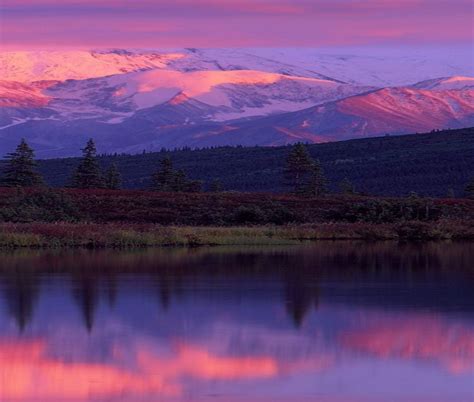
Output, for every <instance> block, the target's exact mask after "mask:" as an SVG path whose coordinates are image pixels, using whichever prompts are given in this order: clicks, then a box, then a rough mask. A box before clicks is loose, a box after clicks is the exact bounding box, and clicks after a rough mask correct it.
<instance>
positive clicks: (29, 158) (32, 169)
mask: <svg viewBox="0 0 474 402" xmlns="http://www.w3.org/2000/svg"><path fill="white" fill-rule="evenodd" d="M6 159H7V164H6V167H5V169H4V172H3V177H2V180H1V184H2V185H4V186H6V187H36V186H41V185H42V184H43V179H42V177H41V176H40V175H39V174H38V173H37V172H36V167H37V164H36V162H35V160H34V152H33V150H32V149H31V148H30V147H29V145H28V144H27V143H26V141H25V140H24V139H22V140H21V142H20V144H19V145H18V146H17V148H16V150H15V152H12V153H10V154H8V155H7V156H6Z"/></svg>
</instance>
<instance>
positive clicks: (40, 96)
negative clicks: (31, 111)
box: [0, 81, 54, 108]
mask: <svg viewBox="0 0 474 402" xmlns="http://www.w3.org/2000/svg"><path fill="white" fill-rule="evenodd" d="M53 84H54V83H53V82H42V83H36V84H34V85H28V84H23V83H21V82H15V81H0V108H2V107H23V108H31V107H43V106H46V105H47V104H48V103H49V101H50V99H49V97H48V96H47V95H45V94H44V93H43V90H44V89H46V88H47V87H48V86H50V85H53Z"/></svg>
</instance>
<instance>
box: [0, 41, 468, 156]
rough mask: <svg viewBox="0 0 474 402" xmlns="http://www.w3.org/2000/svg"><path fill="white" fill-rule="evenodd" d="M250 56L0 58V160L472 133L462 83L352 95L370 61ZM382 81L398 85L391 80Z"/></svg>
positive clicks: (360, 89)
mask: <svg viewBox="0 0 474 402" xmlns="http://www.w3.org/2000/svg"><path fill="white" fill-rule="evenodd" d="M255 52H256V51H255V50H251V49H175V50H173V49H171V50H167V51H154V50H150V51H127V50H113V51H107V50H105V51H100V52H99V51H95V52H87V51H77V52H69V53H68V52H51V53H48V52H18V53H8V52H6V53H0V72H2V73H3V75H2V77H3V78H5V77H6V78H10V80H8V79H7V80H5V79H4V80H2V81H0V152H1V153H6V152H9V151H10V150H11V149H12V147H14V144H15V143H17V142H18V141H19V139H20V138H21V137H25V138H26V139H27V140H28V141H29V142H31V144H32V145H33V146H34V147H35V149H36V150H37V153H38V155H39V156H41V157H55V156H73V155H76V153H77V152H78V151H77V149H78V148H77V144H78V143H81V142H85V140H87V138H89V137H94V138H95V139H96V142H97V144H98V145H99V146H101V147H107V150H108V151H109V152H141V151H143V150H150V151H152V150H157V149H161V148H162V147H165V148H175V147H183V146H189V147H203V146H217V145H247V146H248V145H265V146H277V145H285V144H288V143H294V142H299V141H303V142H313V143H320V142H327V141H336V140H341V139H349V138H358V137H363V136H379V135H386V134H404V133H412V132H422V131H430V130H432V129H443V128H460V127H465V126H470V125H473V124H474V78H472V77H470V76H463V75H453V76H442V77H439V76H437V77H433V76H431V74H432V73H433V71H434V70H433V69H432V68H431V67H430V68H426V71H425V72H424V73H423V72H418V75H419V76H422V75H423V78H424V79H423V80H421V81H419V82H415V83H410V84H409V85H404V86H396V85H388V86H383V87H380V86H368V85H358V84H355V83H354V82H355V81H356V78H357V77H358V75H360V74H359V73H357V71H355V69H354V71H353V75H352V78H350V79H348V80H346V81H343V80H340V79H339V77H340V75H338V74H342V73H341V71H342V70H344V71H345V73H344V74H345V76H346V78H347V74H349V73H351V71H350V69H349V68H348V67H347V66H348V65H350V64H347V63H352V60H353V59H355V60H356V61H355V62H354V63H356V64H354V65H353V67H354V66H356V65H357V63H362V61H361V60H366V61H367V60H368V61H367V65H365V68H366V69H367V68H369V67H370V63H369V62H372V59H375V60H377V61H376V64H375V67H374V68H379V67H380V64H377V63H380V60H379V59H377V58H367V57H366V58H365V59H364V58H362V57H349V56H336V55H333V56H331V57H330V58H328V57H329V56H327V57H326V56H324V55H320V56H318V57H317V58H316V59H314V60H313V57H316V56H315V53H314V52H313V51H310V50H305V51H303V50H302V51H301V52H296V51H290V50H288V49H287V50H284V49H282V50H280V51H277V50H273V51H271V50H268V49H267V50H262V51H261V52H260V53H261V54H258V55H257V54H254V53H255ZM12 54H13V56H12ZM275 55H280V56H281V57H282V59H281V60H276V59H275ZM290 56H291V57H293V59H290V60H289V59H288V57H290ZM75 57H76V58H77V59H75ZM17 60H20V61H22V62H18V63H17ZM25 60H26V61H25ZM74 60H75V61H76V63H74ZM328 60H332V63H333V64H332V65H333V67H334V72H335V73H337V74H336V76H337V77H336V78H333V77H331V76H329V75H327V74H320V73H319V72H317V71H316V70H314V71H310V70H309V69H308V67H309V66H311V64H310V63H311V62H314V63H315V66H317V65H323V64H324V63H326V64H325V65H326V67H327V63H329V61H328ZM414 60H418V59H413V60H412V62H414ZM420 60H421V59H420ZM290 62H292V63H293V64H291V63H290ZM323 62H324V63H323ZM321 63H322V64H321ZM425 64H426V63H425ZM341 66H342V67H341ZM385 67H387V66H386V65H385ZM387 68H388V67H387ZM436 68H438V70H442V69H441V68H440V67H439V66H438V67H436ZM341 69H342V70H341ZM448 69H449V68H448ZM435 70H436V69H435ZM454 70H459V69H454ZM326 73H327V71H326ZM385 73H386V72H384V74H385ZM81 74H82V75H81ZM100 74H105V75H101V76H98V75H100ZM373 74H374V75H377V71H375V70H373ZM392 75H393V77H394V78H393V82H392V83H394V82H397V78H396V77H397V76H398V75H399V73H396V72H393V74H392ZM473 75H474V73H473ZM71 77H73V78H71ZM74 77H76V79H74ZM77 77H80V79H77ZM11 78H18V79H20V78H21V79H23V81H13V80H11ZM31 78H35V80H33V81H31ZM54 78H56V79H54ZM58 78H61V79H58ZM359 78H360V77H359ZM349 82H350V83H349Z"/></svg>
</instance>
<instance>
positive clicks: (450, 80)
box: [412, 76, 474, 91]
mask: <svg viewBox="0 0 474 402" xmlns="http://www.w3.org/2000/svg"><path fill="white" fill-rule="evenodd" d="M412 87H413V88H417V89H429V90H432V91H449V90H453V89H474V78H473V77H460V76H457V77H447V78H438V79H433V80H427V81H423V82H419V83H417V84H415V85H413V86H412Z"/></svg>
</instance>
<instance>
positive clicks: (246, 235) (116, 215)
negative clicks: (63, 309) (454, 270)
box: [0, 139, 474, 247]
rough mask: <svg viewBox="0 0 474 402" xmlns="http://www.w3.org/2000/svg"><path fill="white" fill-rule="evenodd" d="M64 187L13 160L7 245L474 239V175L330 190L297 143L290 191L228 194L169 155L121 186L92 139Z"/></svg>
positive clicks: (5, 219) (1, 200)
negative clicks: (459, 188) (394, 189)
mask: <svg viewBox="0 0 474 402" xmlns="http://www.w3.org/2000/svg"><path fill="white" fill-rule="evenodd" d="M82 151H83V157H82V159H81V160H80V162H79V164H78V165H77V167H76V169H75V171H74V174H73V175H72V177H71V180H70V185H69V187H68V188H62V189H56V188H49V187H47V186H46V185H45V184H44V181H43V180H42V178H41V175H40V174H39V173H38V171H37V170H36V169H37V165H36V162H35V160H34V153H33V150H32V149H31V148H30V147H29V146H28V144H26V142H25V141H24V140H22V141H21V143H20V144H19V146H18V148H17V149H16V151H15V152H14V153H12V154H9V155H8V156H7V163H6V166H5V169H4V175H3V179H2V184H3V186H4V188H2V189H0V246H1V247H151V246H198V245H228V244H240V245H243V244H294V243H298V242H303V241H311V240H317V239H370V240H376V239H383V240H437V239H474V225H473V224H472V223H473V222H474V199H472V198H473V194H474V190H473V189H474V181H470V182H468V183H467V184H466V189H465V194H466V197H465V198H464V199H461V198H459V199H456V198H443V199H437V198H427V197H420V196H418V195H417V194H416V193H414V192H413V193H411V194H410V196H408V197H403V198H400V197H398V198H394V197H373V196H368V195H366V194H361V193H358V192H357V190H356V188H355V187H354V185H353V184H352V183H351V182H350V181H349V180H348V179H345V180H343V181H342V182H341V183H340V191H339V192H338V193H330V192H329V191H328V187H327V185H328V180H327V179H326V176H325V174H324V171H323V168H322V166H321V163H320V162H319V161H318V160H315V159H313V158H312V157H311V155H310V154H309V153H308V151H307V149H306V146H305V145H303V144H296V145H295V146H293V147H292V148H291V149H290V150H289V153H288V154H287V156H286V163H285V169H284V172H283V175H282V178H281V180H282V181H283V182H284V183H285V186H286V188H287V192H286V193H284V194H277V193H244V192H232V191H223V190H222V184H221V183H220V181H219V179H215V180H214V181H213V182H212V185H211V186H210V187H209V191H206V192H204V191H202V187H203V185H202V182H200V181H198V180H191V179H189V178H188V177H187V175H186V173H185V172H184V171H182V170H176V169H175V168H174V165H173V161H172V160H171V159H170V158H163V159H162V160H161V161H160V163H159V165H158V166H157V167H156V170H155V171H154V172H153V174H152V177H151V180H150V182H151V183H152V186H151V188H149V189H143V190H123V189H120V185H121V181H122V179H121V172H120V171H119V169H118V167H117V166H116V165H113V164H111V165H110V166H108V167H107V169H106V170H105V171H103V170H102V169H101V167H100V165H99V163H98V161H97V152H96V148H95V144H94V141H93V140H92V139H91V140H89V141H88V142H87V144H86V146H85V148H84V149H83V150H82Z"/></svg>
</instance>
